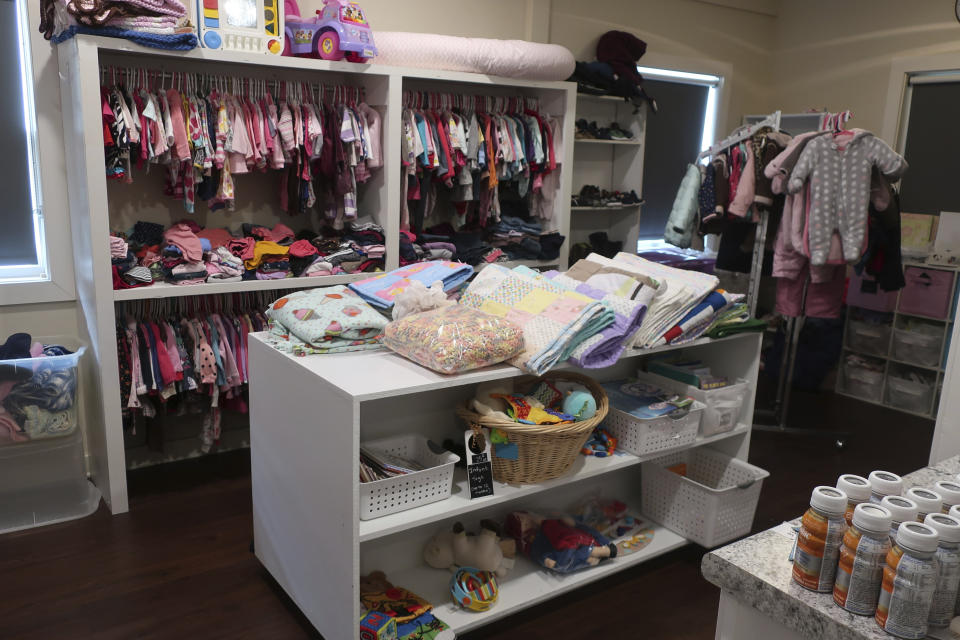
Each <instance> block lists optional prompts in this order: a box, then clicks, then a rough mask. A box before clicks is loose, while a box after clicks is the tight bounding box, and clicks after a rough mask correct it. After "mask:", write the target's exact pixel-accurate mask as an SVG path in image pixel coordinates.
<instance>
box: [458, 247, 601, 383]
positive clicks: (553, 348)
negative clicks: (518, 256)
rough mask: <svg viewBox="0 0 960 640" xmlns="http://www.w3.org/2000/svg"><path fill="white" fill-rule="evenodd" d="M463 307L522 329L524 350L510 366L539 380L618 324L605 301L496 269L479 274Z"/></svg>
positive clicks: (463, 300) (462, 299)
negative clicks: (601, 332) (578, 349)
mask: <svg viewBox="0 0 960 640" xmlns="http://www.w3.org/2000/svg"><path fill="white" fill-rule="evenodd" d="M460 304H461V305H465V306H467V307H471V308H474V309H480V310H481V311H484V312H486V313H489V314H491V315H494V316H499V317H501V318H506V319H507V320H510V321H511V322H513V323H514V324H516V325H517V326H519V327H521V328H522V329H523V335H524V342H525V347H524V350H523V351H522V352H521V353H520V354H519V355H517V356H515V357H514V358H511V359H510V361H509V362H510V363H511V364H513V365H514V366H517V367H520V368H521V369H524V370H525V371H528V372H530V373H533V374H536V375H542V374H543V373H545V372H547V371H549V370H550V369H551V368H552V367H553V366H554V365H556V364H557V363H558V362H562V361H563V360H566V359H567V358H569V357H570V356H571V355H573V352H574V351H575V350H576V349H577V347H578V346H579V345H580V344H581V343H583V342H584V341H585V340H587V339H588V338H590V336H593V335H594V334H596V333H599V332H600V331H602V330H603V329H605V328H606V327H608V326H609V325H611V324H612V323H613V322H614V319H615V318H614V313H613V311H612V310H610V309H609V308H608V307H607V306H605V305H604V304H603V303H602V302H598V301H597V300H594V299H593V298H590V297H589V296H585V295H583V294H582V293H578V292H576V291H571V290H568V289H564V288H563V287H560V286H559V285H556V284H553V283H551V282H548V281H545V280H542V279H537V278H532V277H529V276H526V275H524V274H522V273H517V272H514V271H511V270H510V269H507V268H506V267H502V266H500V265H497V264H491V265H489V266H487V267H485V268H484V269H483V270H482V271H481V272H480V273H479V274H478V275H477V277H476V278H475V279H474V281H473V282H471V283H470V286H469V287H467V290H466V291H465V292H464V294H463V296H462V297H461V298H460Z"/></svg>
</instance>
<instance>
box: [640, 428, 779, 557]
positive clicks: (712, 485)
mask: <svg viewBox="0 0 960 640" xmlns="http://www.w3.org/2000/svg"><path fill="white" fill-rule="evenodd" d="M641 469H642V471H641V473H642V476H641V489H642V507H641V511H642V512H643V513H644V515H646V516H647V517H649V518H650V519H652V520H654V521H655V522H659V523H660V524H662V525H663V526H665V527H667V528H668V529H670V530H671V531H674V532H675V533H678V534H680V535H682V536H683V537H685V538H688V539H690V540H692V541H693V542H696V543H697V544H699V545H701V546H704V547H707V548H708V549H709V548H713V547H716V546H718V545H721V544H724V543H726V542H729V541H730V540H733V539H735V538H739V537H741V536H744V535H746V534H748V533H750V528H751V527H752V526H753V516H754V512H755V511H756V510H757V501H758V500H759V499H760V489H761V488H762V486H763V479H764V478H766V477H768V476H769V475H770V473H769V472H767V471H764V470H763V469H761V468H760V467H755V466H754V465H752V464H749V463H747V462H744V461H742V460H737V459H736V458H731V457H730V456H727V455H724V454H722V453H719V452H717V451H712V450H710V449H706V448H703V447H699V448H696V449H688V450H686V451H681V452H678V453H673V454H668V455H665V456H663V457H660V458H657V459H655V460H651V461H650V462H644V463H643V464H642V465H641Z"/></svg>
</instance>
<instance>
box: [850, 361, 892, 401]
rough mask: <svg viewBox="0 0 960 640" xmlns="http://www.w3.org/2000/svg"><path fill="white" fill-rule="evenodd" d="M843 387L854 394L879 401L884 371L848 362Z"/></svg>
mask: <svg viewBox="0 0 960 640" xmlns="http://www.w3.org/2000/svg"><path fill="white" fill-rule="evenodd" d="M843 389H844V391H846V392H847V393H849V394H850V395H852V396H857V397H858V398H863V399H864V400H872V401H874V402H879V401H880V397H881V395H882V392H883V372H882V371H873V370H872V369H868V368H866V367H861V366H857V365H853V364H850V363H849V362H847V363H845V364H844V367H843Z"/></svg>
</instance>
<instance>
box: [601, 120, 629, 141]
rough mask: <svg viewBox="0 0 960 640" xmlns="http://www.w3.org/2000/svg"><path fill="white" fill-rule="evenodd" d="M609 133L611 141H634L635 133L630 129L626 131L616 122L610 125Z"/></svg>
mask: <svg viewBox="0 0 960 640" xmlns="http://www.w3.org/2000/svg"><path fill="white" fill-rule="evenodd" d="M607 131H608V132H609V135H610V138H609V139H610V140H624V141H625V140H633V132H632V131H630V130H629V129H624V128H623V127H621V126H620V125H619V124H617V123H616V122H612V123H610V127H609V129H607Z"/></svg>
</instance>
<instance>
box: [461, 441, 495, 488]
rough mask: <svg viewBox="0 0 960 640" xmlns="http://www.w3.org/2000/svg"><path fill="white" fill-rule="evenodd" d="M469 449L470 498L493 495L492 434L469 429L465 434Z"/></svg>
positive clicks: (468, 479)
mask: <svg viewBox="0 0 960 640" xmlns="http://www.w3.org/2000/svg"><path fill="white" fill-rule="evenodd" d="M463 441H464V444H465V445H466V450H467V481H468V482H469V484H470V499H471V500H472V499H473V498H482V497H484V496H492V495H493V466H492V464H491V462H490V434H489V433H488V432H487V430H486V429H481V430H480V431H479V432H474V431H472V430H469V429H468V430H467V431H466V432H465V433H464V435H463Z"/></svg>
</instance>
